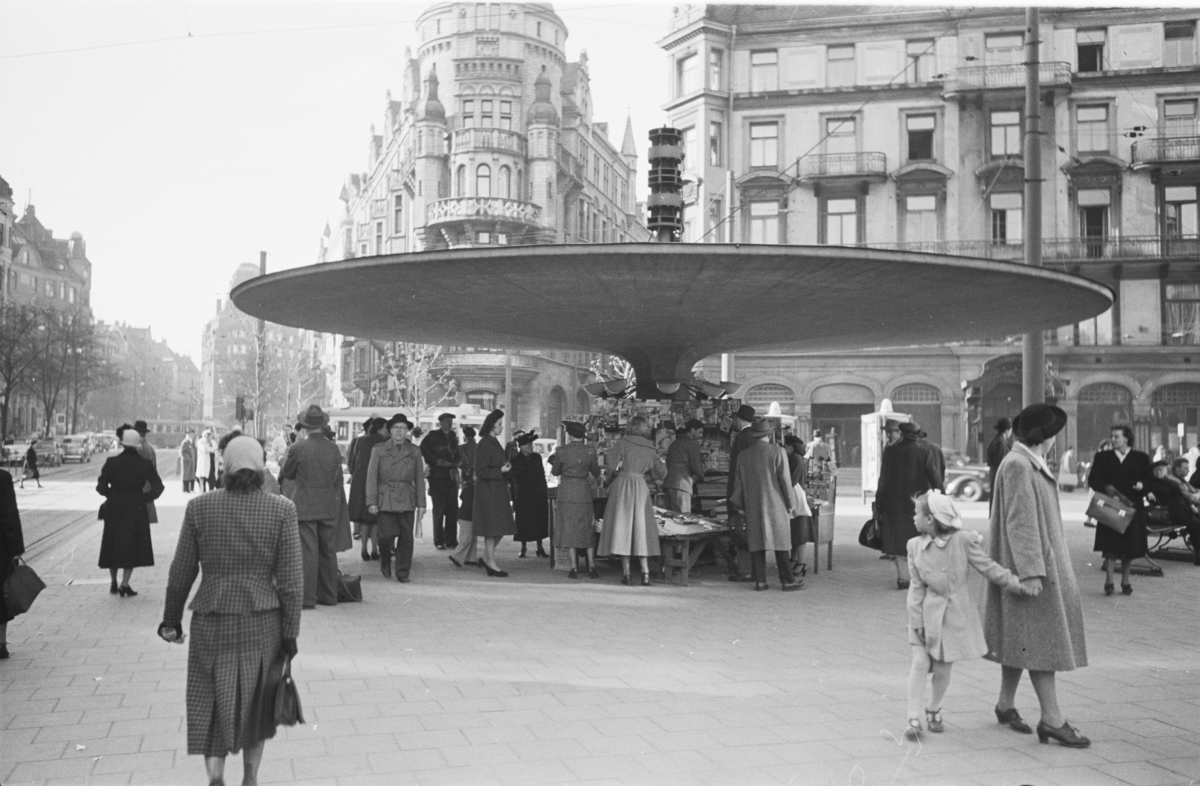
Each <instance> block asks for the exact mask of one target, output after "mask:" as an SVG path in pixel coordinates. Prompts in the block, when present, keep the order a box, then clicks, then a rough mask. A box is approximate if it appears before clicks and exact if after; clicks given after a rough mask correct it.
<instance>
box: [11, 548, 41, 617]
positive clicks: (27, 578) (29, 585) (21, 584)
mask: <svg viewBox="0 0 1200 786" xmlns="http://www.w3.org/2000/svg"><path fill="white" fill-rule="evenodd" d="M44 589H46V582H44V581H42V580H41V578H39V577H38V574H36V573H34V571H33V568H31V567H29V566H28V565H26V564H25V560H23V559H21V558H20V557H13V561H12V570H11V571H10V572H9V574H8V578H7V579H5V580H4V607H5V608H6V609H8V613H9V614H12V615H13V616H16V615H17V614H24V613H25V612H27V611H29V607H30V606H32V605H33V601H34V600H35V599H36V598H37V596H38V593H39V592H41V591H42V590H44Z"/></svg>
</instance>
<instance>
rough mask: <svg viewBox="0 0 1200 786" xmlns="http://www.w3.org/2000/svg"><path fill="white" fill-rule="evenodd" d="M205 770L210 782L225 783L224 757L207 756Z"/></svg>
mask: <svg viewBox="0 0 1200 786" xmlns="http://www.w3.org/2000/svg"><path fill="white" fill-rule="evenodd" d="M204 769H205V770H206V771H207V772H208V782H209V783H212V782H213V781H218V782H221V783H224V781H225V757H224V756H205V757H204Z"/></svg>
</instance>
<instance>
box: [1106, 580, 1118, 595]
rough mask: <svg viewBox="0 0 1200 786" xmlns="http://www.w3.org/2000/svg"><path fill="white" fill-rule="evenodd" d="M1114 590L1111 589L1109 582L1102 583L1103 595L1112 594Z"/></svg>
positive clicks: (1111, 585)
mask: <svg viewBox="0 0 1200 786" xmlns="http://www.w3.org/2000/svg"><path fill="white" fill-rule="evenodd" d="M1114 589H1116V588H1115V587H1113V583H1112V582H1111V581H1106V582H1104V594H1105V595H1111V594H1113V590H1114Z"/></svg>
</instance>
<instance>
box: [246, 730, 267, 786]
mask: <svg viewBox="0 0 1200 786" xmlns="http://www.w3.org/2000/svg"><path fill="white" fill-rule="evenodd" d="M266 744H267V743H266V740H262V741H260V742H259V743H258V744H257V745H255V746H254V747H253V748H246V749H245V750H244V751H242V786H257V784H258V765H259V764H262V755H263V747H264V746H265V745H266Z"/></svg>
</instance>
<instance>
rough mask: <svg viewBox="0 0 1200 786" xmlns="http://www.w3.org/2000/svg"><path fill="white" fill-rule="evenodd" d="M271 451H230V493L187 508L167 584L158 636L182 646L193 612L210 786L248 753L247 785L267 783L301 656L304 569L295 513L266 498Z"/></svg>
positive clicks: (193, 750)
mask: <svg viewBox="0 0 1200 786" xmlns="http://www.w3.org/2000/svg"><path fill="white" fill-rule="evenodd" d="M263 454H264V451H263V447H262V445H261V444H260V443H259V441H258V440H256V439H254V438H253V437H247V436H237V437H235V438H234V439H232V440H231V441H230V442H229V443H228V444H227V445H226V446H225V448H224V451H223V455H224V463H225V474H224V475H223V476H222V478H221V489H220V490H219V491H215V492H213V493H212V494H205V495H203V496H201V497H198V498H196V499H192V500H189V501H188V504H187V508H186V509H185V511H184V515H183V524H182V526H181V527H180V530H179V542H178V544H177V545H176V547H175V558H174V559H173V560H172V562H171V570H170V574H169V576H168V579H167V596H166V601H165V603H164V605H163V618H162V624H160V625H159V626H158V635H159V636H160V637H161V638H162V639H163V640H164V641H168V642H172V643H175V644H182V643H183V641H184V635H183V608H184V604H185V603H187V598H188V594H189V593H190V592H191V589H192V585H193V584H195V582H196V576H197V575H198V574H200V573H201V569H203V575H202V578H201V580H200V589H199V590H198V591H197V592H196V597H195V598H194V599H193V601H192V604H191V610H192V620H191V644H190V646H189V649H188V662H187V691H186V696H187V752H188V753H189V754H191V755H199V756H204V764H205V768H206V769H207V771H208V778H209V783H210V786H211V784H213V783H218V784H223V783H224V775H225V757H226V756H227V755H228V754H230V753H237V752H238V751H242V768H243V773H244V780H243V784H255V783H257V781H258V767H259V763H260V762H261V761H262V755H263V746H264V742H265V741H266V740H269V739H271V738H272V737H274V736H275V730H276V719H275V693H276V691H277V690H278V689H279V688H278V686H279V681H280V677H281V675H282V670H283V664H284V659H291V658H293V657H295V656H296V654H297V651H298V647H297V643H296V639H297V638H298V637H299V635H300V607H301V603H302V598H303V594H304V567H303V558H302V557H301V554H300V534H299V528H298V525H297V522H296V506H295V505H294V504H293V503H292V502H291V501H290V500H287V499H285V498H284V497H281V496H278V495H276V494H268V493H266V492H265V491H263V488H262V484H263V472H264V463H263Z"/></svg>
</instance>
